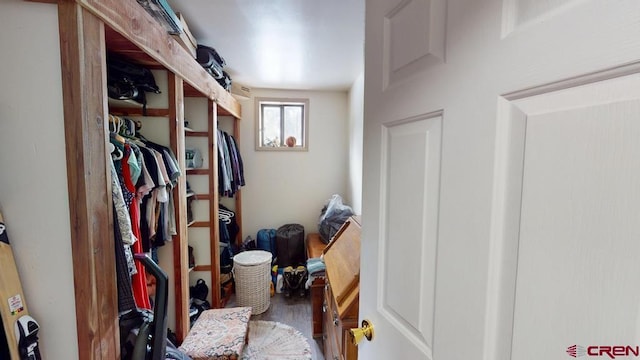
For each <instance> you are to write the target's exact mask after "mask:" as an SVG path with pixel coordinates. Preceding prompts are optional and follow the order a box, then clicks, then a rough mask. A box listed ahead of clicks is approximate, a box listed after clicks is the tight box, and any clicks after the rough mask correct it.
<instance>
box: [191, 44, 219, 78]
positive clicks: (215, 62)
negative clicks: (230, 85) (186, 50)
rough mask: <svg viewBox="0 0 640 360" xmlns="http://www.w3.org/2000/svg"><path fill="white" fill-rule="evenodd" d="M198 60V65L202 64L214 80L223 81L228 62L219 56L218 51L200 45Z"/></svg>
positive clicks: (197, 52)
mask: <svg viewBox="0 0 640 360" xmlns="http://www.w3.org/2000/svg"><path fill="white" fill-rule="evenodd" d="M196 59H197V60H198V64H200V65H201V66H202V67H203V68H204V69H205V70H207V72H208V73H209V74H211V76H213V78H214V79H216V80H217V79H222V78H223V77H224V72H223V70H222V69H223V68H224V66H225V65H226V62H225V61H224V59H223V58H222V56H220V54H218V52H217V51H216V49H214V48H212V47H209V46H205V45H198V48H197V49H196Z"/></svg>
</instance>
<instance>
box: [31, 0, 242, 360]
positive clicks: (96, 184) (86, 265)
mask: <svg viewBox="0 0 640 360" xmlns="http://www.w3.org/2000/svg"><path fill="white" fill-rule="evenodd" d="M39 2H44V3H50V4H57V7H58V30H59V34H60V60H61V67H62V87H63V89H62V90H63V103H64V104H63V105H64V106H63V108H64V121H65V133H66V134H67V141H66V153H67V178H68V192H69V203H70V223H71V248H72V251H73V253H72V258H73V270H74V282H75V288H76V293H75V301H76V328H77V339H78V358H80V359H88V360H93V359H100V360H113V359H118V358H120V344H119V327H118V304H117V288H116V280H115V259H114V253H113V246H114V243H113V228H112V220H111V219H112V217H111V207H110V206H109V204H110V202H111V194H110V175H109V171H108V168H109V167H108V162H107V159H108V154H107V150H106V142H107V139H108V130H107V126H106V123H105V122H106V121H107V120H106V119H107V118H108V111H109V110H108V104H107V94H106V84H105V82H106V79H105V74H106V63H105V59H106V53H107V51H109V52H114V53H118V54H120V55H122V56H123V57H125V58H127V59H128V60H131V61H134V62H136V63H138V64H141V65H144V66H147V67H149V68H151V69H164V70H167V71H168V89H166V91H167V93H168V97H169V104H168V108H167V109H147V115H150V116H164V117H168V118H169V120H170V121H169V128H170V135H169V136H170V147H171V148H172V149H173V150H174V151H175V152H176V157H177V158H178V161H179V165H180V168H181V169H185V156H184V146H185V145H184V113H183V111H184V108H183V105H184V97H185V96H191V94H197V96H204V97H206V98H208V99H209V100H210V101H211V102H212V103H214V104H215V107H214V108H215V109H216V110H217V111H218V112H219V113H221V114H222V113H225V114H230V115H232V116H234V117H235V118H236V119H239V118H240V113H241V112H240V105H239V104H238V103H237V102H236V101H235V99H234V98H233V97H232V96H231V95H230V94H229V93H228V92H226V91H225V90H224V89H223V88H222V87H221V86H220V85H219V84H218V83H217V82H216V81H215V80H214V79H213V78H211V77H210V76H209V74H208V73H207V72H206V71H205V70H204V69H202V67H200V65H199V64H198V63H197V62H196V61H195V60H194V59H193V57H192V56H191V55H190V54H189V53H188V52H187V51H186V50H184V49H183V48H182V47H181V46H180V45H179V44H178V43H177V42H176V41H175V40H174V39H173V38H172V37H171V36H170V35H168V34H167V33H166V32H165V31H164V30H163V28H162V26H161V25H160V24H158V23H157V22H156V21H155V19H153V18H152V17H151V16H150V15H149V14H147V13H146V11H145V10H144V9H143V8H142V7H140V5H139V4H138V3H137V2H136V1H135V0H75V1H73V0H60V1H55V0H41V1H39ZM52 6H55V5H52ZM164 91H165V89H163V92H164ZM110 111H111V112H112V113H116V114H118V113H119V114H121V115H132V116H133V115H138V114H141V110H139V109H138V110H135V109H131V108H120V107H111V109H110ZM138 112H139V113H138ZM185 178H186V177H185V176H181V177H180V180H179V181H178V184H177V186H176V188H175V189H174V191H175V192H176V193H175V194H174V199H175V206H176V209H177V210H178V211H177V212H176V217H177V218H176V225H177V229H178V235H177V236H176V237H174V241H173V259H174V267H175V269H174V270H173V272H171V271H168V275H169V277H170V278H172V281H173V283H174V286H175V305H176V306H175V318H176V328H175V332H176V335H177V337H178V339H179V340H181V339H183V338H184V336H185V335H186V333H187V332H188V330H189V316H188V313H189V309H188V306H189V302H188V301H189V283H188V273H189V268H188V251H187V242H186V239H187V220H186V180H185ZM213 199H214V198H213V197H212V198H211V200H212V201H213ZM212 225H213V227H216V228H217V223H214V224H212ZM216 239H217V238H216ZM216 248H217V246H216ZM111 274H114V275H111ZM214 286H215V287H217V284H212V288H215V287H214ZM171 310H172V309H169V311H171Z"/></svg>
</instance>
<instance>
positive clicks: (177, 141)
mask: <svg viewBox="0 0 640 360" xmlns="http://www.w3.org/2000/svg"><path fill="white" fill-rule="evenodd" d="M183 93H184V92H183V81H182V79H181V78H179V77H177V76H175V75H174V74H172V73H169V136H170V142H171V149H172V150H173V152H174V153H175V154H184V94H183ZM178 166H179V167H180V169H181V170H182V171H183V174H182V175H181V176H180V177H179V178H178V183H177V185H176V187H175V188H174V189H173V203H174V208H175V213H176V231H177V233H178V234H177V235H176V236H174V238H173V277H174V284H175V301H176V308H175V311H176V313H175V315H176V329H175V331H176V337H177V338H178V341H179V342H182V340H184V338H185V337H186V336H187V333H188V332H189V323H190V322H189V305H190V304H189V250H188V234H187V180H186V178H187V176H186V174H185V173H184V169H185V168H186V161H185V157H184V156H182V155H180V156H178Z"/></svg>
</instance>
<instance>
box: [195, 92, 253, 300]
mask: <svg viewBox="0 0 640 360" xmlns="http://www.w3.org/2000/svg"><path fill="white" fill-rule="evenodd" d="M188 89H189V88H188V87H187V88H185V96H186V97H192V98H200V97H202V95H200V96H197V92H195V91H193V89H191V90H188ZM206 108H207V118H206V131H186V132H185V137H186V138H194V139H205V140H206V159H207V160H208V161H207V163H206V164H204V168H198V169H188V170H187V176H188V177H197V176H206V177H207V183H208V188H207V191H206V192H204V193H203V192H198V193H197V194H196V199H198V200H199V201H200V200H201V201H206V202H207V205H208V206H207V208H208V213H209V218H208V220H207V221H196V222H195V223H193V224H192V225H191V226H190V228H208V229H209V239H210V241H209V244H208V252H209V257H210V263H209V264H198V263H196V266H195V268H194V269H193V271H194V272H196V273H197V272H207V273H208V274H209V275H210V278H211V283H212V284H218V285H217V286H213V287H211V304H212V306H213V307H224V306H225V304H226V302H227V301H228V296H225V297H223V296H222V294H221V291H220V286H219V284H220V283H221V280H220V276H221V274H220V263H219V259H220V246H219V243H220V229H219V226H218V204H219V203H220V195H219V193H218V177H217V174H218V142H217V132H218V121H219V117H218V115H219V114H224V115H227V116H232V118H233V121H234V129H238V127H237V126H236V125H235V123H237V122H238V121H239V120H240V119H239V118H238V117H236V116H234V115H232V114H231V113H230V112H228V111H226V110H224V108H222V107H220V106H218V104H216V103H215V102H214V101H212V100H210V99H208V100H207V102H206ZM235 134H236V137H237V134H238V132H237V130H236V132H235ZM201 151H203V149H201ZM235 198H236V203H235V204H234V208H235V210H236V215H237V221H238V223H239V224H241V216H240V214H241V213H240V211H239V209H240V197H239V195H238V196H236V197H235ZM240 236H241V235H240V234H239V237H240ZM198 240H202V239H198ZM234 241H237V239H234ZM194 276H195V277H196V278H197V274H195V275H194Z"/></svg>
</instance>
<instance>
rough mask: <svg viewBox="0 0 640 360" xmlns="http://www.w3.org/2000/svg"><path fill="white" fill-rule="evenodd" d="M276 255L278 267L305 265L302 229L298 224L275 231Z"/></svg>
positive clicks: (288, 225)
mask: <svg viewBox="0 0 640 360" xmlns="http://www.w3.org/2000/svg"><path fill="white" fill-rule="evenodd" d="M276 253H277V254H278V266H279V267H282V268H284V267H287V266H294V267H295V266H298V265H305V264H306V260H307V259H306V256H305V249H304V227H303V226H302V225H300V224H286V225H282V226H281V227H279V228H278V230H276Z"/></svg>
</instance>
